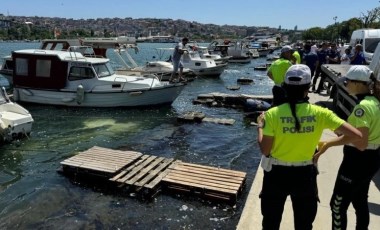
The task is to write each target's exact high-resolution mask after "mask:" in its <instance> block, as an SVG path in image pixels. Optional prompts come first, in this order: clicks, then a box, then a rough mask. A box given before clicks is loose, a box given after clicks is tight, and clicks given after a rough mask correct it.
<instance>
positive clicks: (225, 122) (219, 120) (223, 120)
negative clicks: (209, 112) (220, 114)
mask: <svg viewBox="0 0 380 230" xmlns="http://www.w3.org/2000/svg"><path fill="white" fill-rule="evenodd" d="M202 121H204V122H212V123H217V124H222V125H233V124H235V120H234V119H227V118H212V117H205V118H204V119H203V120H202Z"/></svg>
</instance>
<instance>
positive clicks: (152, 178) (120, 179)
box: [61, 146, 246, 203]
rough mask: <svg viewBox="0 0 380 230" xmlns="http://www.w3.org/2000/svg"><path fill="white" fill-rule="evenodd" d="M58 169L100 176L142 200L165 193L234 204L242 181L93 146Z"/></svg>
mask: <svg viewBox="0 0 380 230" xmlns="http://www.w3.org/2000/svg"><path fill="white" fill-rule="evenodd" d="M61 165H62V169H63V172H64V173H65V172H67V173H68V174H74V175H81V176H84V177H86V176H96V178H98V176H102V178H104V179H105V180H106V181H109V182H110V183H111V184H112V185H113V186H112V187H113V188H114V189H115V188H122V189H123V190H124V189H127V190H128V191H131V190H133V191H134V192H137V195H138V196H139V197H142V198H144V199H145V198H149V199H150V198H152V197H154V196H155V195H157V194H158V193H159V192H161V191H162V190H163V189H165V190H167V191H170V192H176V193H178V192H186V193H192V194H196V195H201V196H202V197H205V198H212V199H217V200H223V201H227V202H229V203H236V201H237V198H238V196H239V195H240V193H241V190H242V189H243V186H244V183H245V177H246V173H244V172H239V171H233V170H228V169H220V168H215V167H209V166H202V165H196V164H189V163H184V162H182V161H179V160H174V159H168V158H164V157H157V156H151V155H143V154H141V153H139V152H133V151H120V150H112V149H106V148H101V147H97V146H95V147H92V148H91V149H89V150H87V151H85V152H81V153H79V154H78V155H76V156H73V157H71V158H68V159H66V160H64V161H62V162H61ZM88 179H89V178H88ZM95 181H96V180H95Z"/></svg>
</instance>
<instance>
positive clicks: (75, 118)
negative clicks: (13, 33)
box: [0, 42, 272, 229]
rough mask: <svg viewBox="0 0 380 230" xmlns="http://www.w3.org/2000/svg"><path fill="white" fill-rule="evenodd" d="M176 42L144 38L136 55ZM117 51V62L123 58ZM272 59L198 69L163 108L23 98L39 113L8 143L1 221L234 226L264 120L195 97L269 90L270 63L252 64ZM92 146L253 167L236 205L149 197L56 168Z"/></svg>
mask: <svg viewBox="0 0 380 230" xmlns="http://www.w3.org/2000/svg"><path fill="white" fill-rule="evenodd" d="M173 46H174V44H157V43H156V44H154V43H142V44H139V48H140V51H139V53H137V54H132V56H133V57H134V59H135V60H136V61H137V62H138V63H139V64H144V63H145V62H146V61H149V60H152V59H153V56H155V58H156V60H157V59H158V58H159V57H158V55H157V53H156V51H155V48H160V47H173ZM37 47H39V43H5V42H3V43H0V55H1V56H5V55H9V54H10V53H11V51H12V50H18V49H26V48H37ZM168 55H170V54H169V53H168V54H167V56H168ZM110 58H111V62H112V63H113V65H114V66H117V61H116V59H112V55H110ZM161 58H166V57H161ZM265 63H266V59H265V58H259V59H254V60H252V61H251V63H250V64H246V65H229V67H228V69H226V70H225V71H224V73H223V74H222V75H221V76H220V77H218V78H206V77H200V78H197V79H196V80H194V81H192V82H189V83H188V84H187V85H186V87H185V89H184V90H183V91H182V93H181V94H180V95H179V97H178V98H177V99H176V100H175V101H174V102H173V104H172V105H170V106H164V107H160V108H144V109H126V108H107V109H104V108H102V109H99V108H69V107H57V106H46V105H32V104H25V105H23V106H24V107H25V108H26V109H28V110H29V112H30V113H31V114H32V116H33V118H34V120H35V122H34V124H33V129H32V133H31V136H30V137H29V138H25V139H22V140H20V141H15V142H13V143H10V144H7V145H2V146H0V229H235V227H236V225H237V223H238V221H239V218H240V215H241V213H242V210H243V206H244V203H245V200H246V198H247V194H248V192H249V188H250V186H251V184H252V181H253V177H254V175H255V172H256V169H257V167H258V165H259V162H260V151H259V148H258V145H257V142H256V134H257V133H256V129H255V128H254V127H252V126H250V125H249V121H248V120H247V119H246V118H245V117H244V113H243V111H239V110H236V109H231V108H212V107H207V106H204V105H194V104H193V103H192V101H193V100H194V99H196V97H197V96H198V95H199V94H203V93H211V92H223V93H229V94H243V93H244V94H268V93H270V88H271V85H272V83H271V82H270V80H268V77H267V76H266V72H265V71H255V70H254V69H253V67H255V66H257V65H262V64H265ZM238 78H251V79H253V80H254V84H251V85H241V86H240V90H238V91H230V90H228V89H227V88H226V87H227V86H231V85H237V79H238ZM187 111H199V112H203V113H205V114H206V116H207V117H214V118H229V119H234V120H235V121H236V122H235V124H234V125H231V126H228V125H220V124H214V123H196V124H191V123H186V124H183V123H178V122H177V120H176V117H177V116H179V115H181V114H183V113H185V112H187ZM93 146H101V147H105V148H111V149H125V150H126V149H128V150H134V151H138V152H141V153H143V154H148V155H155V156H161V157H166V158H174V159H178V160H182V161H184V162H189V163H195V164H202V165H207V166H215V167H220V168H226V169H232V170H239V171H244V172H246V173H247V183H246V187H245V188H244V190H243V193H242V196H241V197H240V198H239V200H238V202H237V204H236V205H235V206H229V205H226V204H215V203H211V202H209V201H207V200H202V199H199V198H196V197H192V196H182V195H178V196H171V195H164V194H159V195H158V196H156V197H155V198H154V200H152V201H149V202H147V201H141V200H139V199H137V198H136V197H135V196H136V194H133V193H131V194H114V193H112V191H105V190H103V189H101V188H97V187H92V186H87V185H84V184H78V183H75V182H72V181H71V180H69V179H68V178H67V177H65V176H62V175H61V174H59V173H57V169H59V168H60V162H61V161H63V160H65V159H67V158H69V157H71V156H73V155H75V154H77V153H78V152H80V151H85V150H87V149H89V148H91V147H93ZM257 199H258V197H257ZM258 227H259V226H258Z"/></svg>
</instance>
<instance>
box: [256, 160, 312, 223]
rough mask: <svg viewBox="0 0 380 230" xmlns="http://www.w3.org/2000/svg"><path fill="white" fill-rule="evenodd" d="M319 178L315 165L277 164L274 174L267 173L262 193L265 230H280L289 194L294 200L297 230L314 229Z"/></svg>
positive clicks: (272, 171)
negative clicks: (317, 177)
mask: <svg viewBox="0 0 380 230" xmlns="http://www.w3.org/2000/svg"><path fill="white" fill-rule="evenodd" d="M316 175H317V172H316V168H315V166H314V165H307V166H297V167H296V166H278V165H273V166H272V170H271V171H270V172H266V171H264V181H263V188H262V191H261V194H260V198H261V213H262V215H263V222H262V227H263V229H264V230H272V229H279V228H280V223H281V219H282V213H283V211H284V205H285V201H286V198H287V196H288V195H290V197H291V200H292V205H293V213H294V225H295V226H294V227H295V229H296V230H301V229H302V230H308V229H312V227H313V221H314V219H315V216H316V214H317V202H318V191H317V181H316Z"/></svg>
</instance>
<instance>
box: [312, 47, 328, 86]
mask: <svg viewBox="0 0 380 230" xmlns="http://www.w3.org/2000/svg"><path fill="white" fill-rule="evenodd" d="M328 48H329V47H328V44H327V43H325V42H324V43H322V47H321V48H320V49H319V50H318V51H317V55H318V66H317V69H316V72H315V76H314V79H313V86H314V87H315V85H316V84H317V80H318V77H321V79H320V81H319V82H320V83H319V85H318V88H317V90H316V91H315V93H320V92H321V90H322V88H323V82H324V81H325V78H326V75H325V73H323V72H322V71H321V66H322V65H323V64H326V62H327V59H326V57H327V52H328V50H329V49H328ZM321 82H322V84H321Z"/></svg>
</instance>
